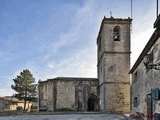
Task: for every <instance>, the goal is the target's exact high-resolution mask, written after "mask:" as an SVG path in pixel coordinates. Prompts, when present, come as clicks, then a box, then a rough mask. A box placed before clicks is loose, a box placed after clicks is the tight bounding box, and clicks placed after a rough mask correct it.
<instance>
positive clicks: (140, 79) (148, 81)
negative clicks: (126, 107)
mask: <svg viewBox="0 0 160 120" xmlns="http://www.w3.org/2000/svg"><path fill="white" fill-rule="evenodd" d="M151 53H153V61H152V62H153V63H159V62H160V38H159V39H158V40H157V41H156V42H155V43H154V44H153V46H152V47H151V49H150V50H149V51H148V54H151ZM151 88H152V89H154V88H160V70H155V69H146V67H145V65H144V63H143V61H141V63H140V64H139V65H138V66H137V68H136V69H135V70H134V71H133V73H132V95H131V96H132V112H133V113H135V112H142V113H144V114H145V115H147V114H150V109H151V105H150V95H151ZM135 100H136V101H137V102H136V103H137V105H136V104H135ZM159 106H160V100H154V101H153V112H159V111H160V107H159Z"/></svg>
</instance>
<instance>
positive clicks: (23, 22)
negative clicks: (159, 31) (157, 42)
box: [0, 0, 157, 96]
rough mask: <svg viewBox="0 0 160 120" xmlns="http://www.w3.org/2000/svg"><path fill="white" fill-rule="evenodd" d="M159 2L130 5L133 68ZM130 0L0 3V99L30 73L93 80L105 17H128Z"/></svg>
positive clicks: (138, 0) (10, 0) (14, 0)
mask: <svg viewBox="0 0 160 120" xmlns="http://www.w3.org/2000/svg"><path fill="white" fill-rule="evenodd" d="M156 1H157V0H133V22H132V23H133V24H132V34H131V47H132V49H131V52H132V54H131V66H132V65H133V64H134V62H135V61H136V59H137V57H138V56H139V54H140V52H141V51H142V50H143V48H144V46H145V44H146V43H147V41H148V40H149V38H150V36H151V34H152V33H153V31H154V29H153V23H154V21H155V19H156ZM130 9H131V1H130V0H0V96H6V95H12V94H13V93H14V91H13V90H11V84H13V79H14V78H16V76H17V75H19V73H20V72H21V71H23V70H24V69H29V70H30V72H31V73H32V74H33V75H34V77H35V79H36V81H38V80H39V79H41V80H46V79H50V78H54V77H70V76H72V77H97V49H96V47H97V45H96V38H97V35H98V32H99V28H100V24H101V21H102V19H103V17H104V16H106V17H110V11H112V16H113V17H115V18H128V17H131V10H130Z"/></svg>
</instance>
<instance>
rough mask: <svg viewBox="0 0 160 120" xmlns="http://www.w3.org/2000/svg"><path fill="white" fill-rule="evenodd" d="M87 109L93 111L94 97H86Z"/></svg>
mask: <svg viewBox="0 0 160 120" xmlns="http://www.w3.org/2000/svg"><path fill="white" fill-rule="evenodd" d="M88 111H94V99H93V98H89V99H88Z"/></svg>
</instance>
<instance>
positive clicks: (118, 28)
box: [113, 26, 120, 41]
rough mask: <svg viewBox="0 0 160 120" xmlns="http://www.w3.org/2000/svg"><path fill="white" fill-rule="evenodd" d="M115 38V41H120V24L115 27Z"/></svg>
mask: <svg viewBox="0 0 160 120" xmlns="http://www.w3.org/2000/svg"><path fill="white" fill-rule="evenodd" d="M113 39H114V41H120V27H119V26H115V27H114V33H113Z"/></svg>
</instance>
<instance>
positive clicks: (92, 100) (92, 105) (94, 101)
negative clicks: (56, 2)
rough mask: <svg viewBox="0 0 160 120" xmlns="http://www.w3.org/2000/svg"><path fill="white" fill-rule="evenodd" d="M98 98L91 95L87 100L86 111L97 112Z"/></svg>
mask: <svg viewBox="0 0 160 120" xmlns="http://www.w3.org/2000/svg"><path fill="white" fill-rule="evenodd" d="M98 103H99V97H98V96H96V95H94V94H91V95H90V97H89V98H88V111H98Z"/></svg>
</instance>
